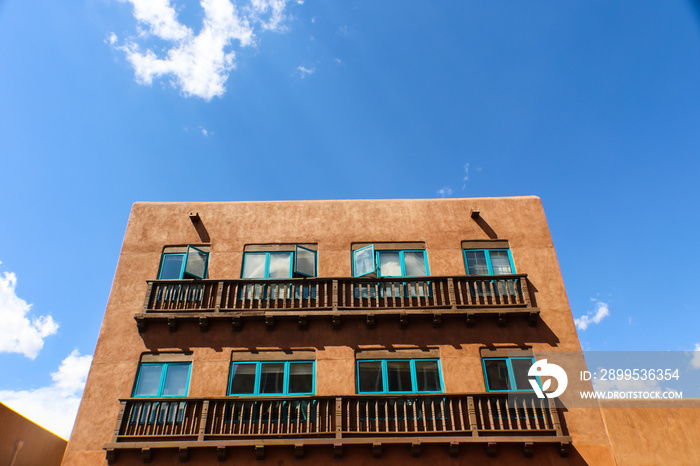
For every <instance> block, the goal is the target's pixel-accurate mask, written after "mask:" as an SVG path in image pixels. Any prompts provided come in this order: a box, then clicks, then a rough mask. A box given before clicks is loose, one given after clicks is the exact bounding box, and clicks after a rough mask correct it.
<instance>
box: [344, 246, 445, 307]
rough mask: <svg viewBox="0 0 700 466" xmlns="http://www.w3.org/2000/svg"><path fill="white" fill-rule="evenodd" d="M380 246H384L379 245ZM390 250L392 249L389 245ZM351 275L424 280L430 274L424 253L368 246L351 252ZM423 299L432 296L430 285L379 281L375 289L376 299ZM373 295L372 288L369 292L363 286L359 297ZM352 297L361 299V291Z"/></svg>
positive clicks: (356, 291) (356, 290) (357, 291)
mask: <svg viewBox="0 0 700 466" xmlns="http://www.w3.org/2000/svg"><path fill="white" fill-rule="evenodd" d="M379 247H382V248H383V247H386V245H381V246H379ZM389 247H391V246H389ZM352 272H353V276H355V277H426V276H428V275H430V272H429V270H428V258H427V254H426V252H425V250H409V249H399V250H395V249H377V246H375V245H374V244H370V245H369V246H365V247H362V248H359V249H356V250H354V251H353V253H352ZM400 290H403V295H404V296H405V297H409V296H410V297H417V296H420V297H424V296H426V295H428V296H430V295H431V290H430V282H421V281H419V282H415V281H414V282H410V283H407V282H386V281H382V282H381V284H380V285H379V286H378V291H379V297H387V298H391V297H397V296H400V295H401V291H400ZM368 296H369V297H372V298H374V297H375V296H376V292H375V290H374V288H370V289H369V292H368V290H367V289H366V288H365V287H362V297H363V298H366V297H368ZM355 297H356V298H358V297H360V291H359V290H358V289H357V288H356V289H355Z"/></svg>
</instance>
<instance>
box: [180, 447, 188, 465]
mask: <svg viewBox="0 0 700 466" xmlns="http://www.w3.org/2000/svg"><path fill="white" fill-rule="evenodd" d="M177 458H178V461H179V462H180V463H187V462H189V461H190V449H189V448H187V447H180V448H178V449H177Z"/></svg>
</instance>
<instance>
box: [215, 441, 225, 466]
mask: <svg viewBox="0 0 700 466" xmlns="http://www.w3.org/2000/svg"><path fill="white" fill-rule="evenodd" d="M226 453H227V452H226V447H225V446H223V445H219V446H218V447H216V459H217V460H218V461H219V462H220V463H221V462H224V461H226Z"/></svg>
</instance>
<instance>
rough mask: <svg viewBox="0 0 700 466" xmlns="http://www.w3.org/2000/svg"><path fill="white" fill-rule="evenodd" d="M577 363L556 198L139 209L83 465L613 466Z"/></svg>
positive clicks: (87, 398)
mask: <svg viewBox="0 0 700 466" xmlns="http://www.w3.org/2000/svg"><path fill="white" fill-rule="evenodd" d="M580 350H581V348H580V344H579V340H578V337H577V334H576V328H575V325H574V321H573V318H572V315H571V311H570V308H569V304H568V301H567V298H566V292H565V289H564V284H563V281H562V277H561V272H560V270H559V265H558V263H557V258H556V254H555V251H554V247H553V245H552V240H551V237H550V233H549V229H548V226H547V221H546V219H545V215H544V212H543V209H542V205H541V202H540V200H539V199H538V198H537V197H513V198H475V199H430V200H359V201H358V200H352V201H298V202H221V203H137V204H135V205H134V206H133V209H132V212H131V217H130V219H129V223H128V227H127V230H126V234H125V237H124V243H123V246H122V251H121V255H120V258H119V263H118V266H117V271H116V275H115V278H114V283H113V286H112V291H111V294H110V297H109V302H108V304H107V309H106V312H105V317H104V321H103V323H102V328H101V330H100V335H99V340H98V343H97V348H96V350H95V355H94V359H93V363H92V367H91V370H90V374H89V376H88V379H87V384H86V387H85V391H84V394H83V399H82V403H81V405H80V410H79V413H78V417H77V420H76V423H75V427H74V430H73V434H72V435H71V438H70V442H69V445H68V448H67V451H66V454H65V457H64V464H67V465H98V464H108V463H109V464H118V465H130V464H143V463H151V464H163V465H165V464H173V463H174V462H188V463H190V464H195V465H198V464H202V465H203V464H213V463H215V462H223V463H224V464H227V463H228V464H259V461H260V460H264V461H269V462H274V463H277V464H298V465H302V464H304V465H307V464H308V465H326V464H331V463H334V462H338V463H339V464H364V463H366V462H368V461H369V462H372V461H377V464H380V463H381V464H385V463H386V464H402V465H409V464H415V465H418V464H424V463H431V462H433V463H434V464H437V463H439V464H446V465H457V464H484V465H491V464H494V465H495V464H508V465H517V464H529V465H532V464H547V465H564V464H565V465H583V464H591V465H614V464H616V459H615V457H614V454H615V453H614V451H613V450H614V448H613V446H612V445H611V441H610V438H609V437H608V434H607V432H606V425H605V420H604V418H603V412H602V411H601V409H600V407H599V405H598V404H597V403H595V404H594V405H592V406H589V407H585V408H577V407H567V406H564V405H562V404H561V403H557V402H556V401H555V400H554V399H549V398H545V399H540V398H537V397H536V396H534V393H533V389H532V387H531V386H530V384H529V382H528V374H527V371H528V368H529V367H530V365H531V364H532V363H533V362H534V361H535V358H537V356H538V354H545V353H552V352H580ZM538 359H539V358H538ZM569 383H570V385H572V384H573V385H576V384H578V385H579V386H583V387H584V388H588V389H590V385H587V384H588V382H579V381H576V380H570V381H569ZM615 416H617V417H615ZM615 416H613V417H615V419H614V420H613V421H614V422H617V424H624V419H623V418H622V417H621V416H620V415H617V414H616V415H615ZM618 443H619V445H618V446H617V447H616V449H617V451H621V452H622V453H621V454H623V455H624V454H627V453H625V452H627V451H630V449H629V448H627V446H626V445H624V438H623V439H622V440H619V442H618ZM625 448H627V449H625ZM631 451H634V449H632V450H631ZM618 463H619V464H624V462H621V461H620V458H618ZM629 464H633V463H629Z"/></svg>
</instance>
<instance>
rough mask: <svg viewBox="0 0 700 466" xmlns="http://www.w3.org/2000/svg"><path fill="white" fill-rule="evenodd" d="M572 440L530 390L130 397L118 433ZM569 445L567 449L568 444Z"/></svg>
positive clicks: (256, 439) (219, 438)
mask: <svg viewBox="0 0 700 466" xmlns="http://www.w3.org/2000/svg"><path fill="white" fill-rule="evenodd" d="M474 442H476V443H483V444H488V445H490V446H491V447H493V446H495V445H497V444H504V443H516V444H522V445H523V446H525V448H526V451H527V448H528V445H529V446H530V449H531V447H532V445H533V444H534V443H554V444H560V447H561V448H562V449H565V448H564V447H566V446H568V444H569V443H570V442H571V438H570V437H568V436H565V435H564V434H563V432H562V427H561V423H560V420H559V412H558V410H557V408H556V406H555V404H554V402H553V401H551V400H541V399H538V398H535V397H534V396H532V395H530V394H526V395H512V394H510V395H506V394H473V395H472V394H459V395H457V394H449V395H448V394H442V395H402V396H388V395H355V396H343V397H318V396H303V397H291V398H284V399H281V398H255V399H251V398H231V397H229V398H177V399H173V398H171V399H163V398H129V399H124V400H121V408H120V411H119V416H118V419H117V424H116V427H115V431H114V437H113V438H112V441H111V442H110V443H109V444H106V445H105V446H104V448H105V449H106V450H107V451H108V453H111V455H112V458H115V454H114V451H115V450H120V449H153V448H174V447H176V448H179V449H182V448H199V447H217V448H222V447H223V448H224V449H225V448H226V447H245V446H252V447H255V448H256V449H257V448H264V446H266V445H290V446H294V447H295V448H298V447H299V446H302V447H303V445H332V446H333V447H334V449H335V450H336V453H337V450H338V449H340V451H342V446H343V445H353V444H355V445H356V444H367V445H373V446H375V447H376V446H377V445H379V446H381V444H392V443H394V444H395V443H398V444H408V445H412V446H413V447H415V445H416V444H418V445H420V444H421V443H443V444H446V445H451V449H454V448H455V445H456V447H457V448H458V446H459V443H474ZM562 451H563V450H562Z"/></svg>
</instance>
